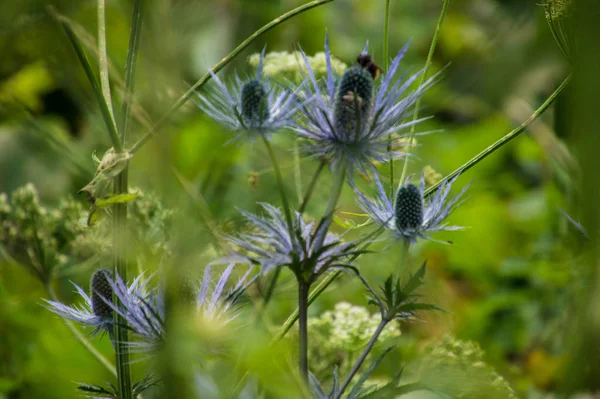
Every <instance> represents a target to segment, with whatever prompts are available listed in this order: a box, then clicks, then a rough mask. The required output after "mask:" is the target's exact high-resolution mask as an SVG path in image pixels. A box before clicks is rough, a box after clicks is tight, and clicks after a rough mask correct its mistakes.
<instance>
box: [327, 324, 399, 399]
mask: <svg viewBox="0 0 600 399" xmlns="http://www.w3.org/2000/svg"><path fill="white" fill-rule="evenodd" d="M387 324H388V320H386V319H381V322H380V323H379V325H378V326H377V330H375V333H373V336H372V337H371V339H370V340H369V342H368V343H367V346H366V347H365V349H364V350H363V352H362V353H361V355H360V357H359V358H358V360H357V361H356V363H355V364H354V367H352V371H350V374H348V377H346V380H345V381H344V384H342V387H341V388H340V391H339V393H338V395H337V396H336V399H339V398H341V397H342V394H343V393H344V391H345V390H346V388H348V385H350V381H352V378H354V375H356V373H357V372H358V370H359V369H360V366H362V364H363V363H364V362H365V359H366V358H367V356H368V355H369V353H370V352H371V350H372V349H373V346H375V343H376V342H377V339H378V338H379V336H380V335H381V333H382V332H383V329H384V328H385V326H386V325H387Z"/></svg>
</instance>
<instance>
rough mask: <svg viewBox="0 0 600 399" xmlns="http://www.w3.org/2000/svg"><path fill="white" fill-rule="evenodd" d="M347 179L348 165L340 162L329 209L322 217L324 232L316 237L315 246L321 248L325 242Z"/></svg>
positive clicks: (335, 175)
mask: <svg viewBox="0 0 600 399" xmlns="http://www.w3.org/2000/svg"><path fill="white" fill-rule="evenodd" d="M345 179H346V165H344V164H339V165H338V167H337V169H336V170H335V173H334V176H333V187H332V188H331V196H330V197H329V202H328V203H327V209H326V210H325V214H324V215H323V218H322V219H321V223H322V224H323V225H324V226H323V230H322V231H323V233H322V234H320V235H319V236H317V237H316V239H315V243H314V248H321V246H322V245H323V242H324V241H325V236H327V230H328V229H329V225H330V224H331V221H332V220H333V214H334V212H335V207H336V206H337V203H338V200H339V199H340V195H341V194H342V188H343V187H344V181H345Z"/></svg>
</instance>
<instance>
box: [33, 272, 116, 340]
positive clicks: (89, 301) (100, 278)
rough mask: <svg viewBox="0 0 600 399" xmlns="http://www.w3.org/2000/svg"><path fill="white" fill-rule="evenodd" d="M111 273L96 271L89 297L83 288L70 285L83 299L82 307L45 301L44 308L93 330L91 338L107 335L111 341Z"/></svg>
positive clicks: (91, 282) (112, 323)
mask: <svg viewBox="0 0 600 399" xmlns="http://www.w3.org/2000/svg"><path fill="white" fill-rule="evenodd" d="M111 283H112V273H111V272H110V271H108V270H107V269H98V270H97V271H96V272H94V274H93V275H92V278H91V281H90V295H88V294H87V293H86V292H85V290H84V289H83V288H81V287H80V286H78V285H77V284H75V283H72V284H73V286H74V287H75V289H76V291H77V293H78V294H79V295H80V296H81V297H82V298H83V301H84V302H83V304H82V305H75V306H68V305H65V304H63V303H61V302H57V301H51V300H47V299H45V300H44V301H45V302H46V305H45V307H46V308H47V309H48V310H50V311H52V312H54V313H56V314H57V315H59V316H61V317H64V318H65V319H69V320H73V321H75V322H77V323H80V324H82V325H83V326H85V327H90V328H93V330H92V332H91V334H92V336H94V335H96V334H98V333H100V332H101V333H108V334H109V336H110V337H111V339H112V331H113V325H114V322H113V311H112V309H113V307H112V292H113V291H112V286H111Z"/></svg>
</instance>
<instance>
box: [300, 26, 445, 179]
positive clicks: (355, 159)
mask: <svg viewBox="0 0 600 399" xmlns="http://www.w3.org/2000/svg"><path fill="white" fill-rule="evenodd" d="M407 48H408V44H407V45H406V46H405V47H404V48H403V49H402V50H401V51H400V52H399V53H398V54H397V55H396V57H395V58H394V59H393V61H392V62H391V64H390V67H389V69H388V70H387V71H385V72H384V73H383V74H382V76H381V77H379V78H378V79H375V78H376V77H377V76H378V75H379V70H378V68H377V67H374V66H373V64H367V65H365V64H364V62H362V61H363V60H365V59H368V58H370V57H368V45H367V46H366V47H365V49H364V50H363V53H362V54H361V56H359V63H358V64H357V65H354V66H352V67H350V68H348V69H347V70H346V71H345V72H344V74H343V75H342V76H338V75H337V74H336V73H335V71H334V70H333V68H332V67H331V52H330V49H329V39H328V37H327V36H326V37H325V58H326V65H327V78H326V79H325V81H324V82H320V81H317V79H316V77H315V73H314V71H313V70H312V69H311V66H310V64H309V62H308V58H307V57H306V55H305V54H304V52H303V51H302V49H300V52H301V54H302V57H303V60H304V67H305V69H306V74H307V80H308V82H309V83H308V84H307V85H305V86H304V87H305V90H304V93H303V96H304V97H305V98H307V99H311V101H310V102H307V103H306V104H304V105H303V106H302V107H301V119H300V122H299V123H298V124H297V125H296V126H295V128H294V130H295V131H296V132H297V134H298V135H299V136H300V137H302V138H305V139H307V143H306V145H305V146H304V150H305V152H306V153H307V154H309V155H312V156H316V157H323V158H326V159H328V160H330V161H331V162H332V165H333V166H335V165H336V164H338V163H344V164H346V165H347V167H348V170H349V171H350V173H352V170H359V171H360V172H362V173H367V171H368V170H371V171H372V170H373V166H372V165H373V163H374V162H383V163H385V162H388V161H389V159H390V158H392V159H398V158H402V157H403V156H404V155H406V154H405V153H403V152H400V151H394V150H391V149H390V148H388V146H389V143H388V141H389V140H390V139H391V140H392V148H393V147H395V146H396V145H397V144H399V142H400V140H401V139H402V135H401V134H402V132H403V131H404V130H405V129H406V128H407V127H410V126H411V125H414V124H416V123H419V122H421V121H423V120H425V119H427V118H423V119H418V120H415V121H413V120H407V118H408V117H409V116H411V115H412V113H413V105H414V104H415V102H416V101H417V100H418V99H419V98H420V97H421V96H422V95H423V93H424V92H425V91H426V90H427V89H428V88H429V87H431V86H432V85H433V83H434V82H435V80H436V79H437V76H438V75H434V76H432V77H431V78H429V79H427V80H426V81H425V82H424V83H423V84H422V85H421V86H419V87H417V88H416V89H414V90H413V91H409V90H408V88H409V87H410V86H411V85H412V84H413V83H414V82H415V80H416V79H417V78H418V77H419V76H420V75H421V74H422V73H423V70H421V71H419V72H417V73H415V74H414V75H411V76H408V77H406V76H405V75H404V74H403V75H401V76H397V75H398V70H399V67H400V61H401V60H402V58H403V56H404V54H405V53H406V50H407Z"/></svg>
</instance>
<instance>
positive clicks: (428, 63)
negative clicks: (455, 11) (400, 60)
mask: <svg viewBox="0 0 600 399" xmlns="http://www.w3.org/2000/svg"><path fill="white" fill-rule="evenodd" d="M449 3H450V0H444V4H443V5H442V11H441V12H440V17H439V19H438V22H437V26H436V27H435V32H434V33H433V39H432V40H431V45H430V46H429V53H428V54H427V61H426V62H425V67H424V68H423V73H422V74H421V77H420V79H419V87H420V86H421V85H423V83H424V82H425V80H426V79H427V71H428V69H429V67H430V66H431V62H432V60H433V53H434V52H435V47H436V46H437V42H438V38H439V36H440V29H441V28H442V24H443V23H444V18H445V17H446V11H448V4H449ZM420 108H421V98H418V99H417V101H416V103H415V112H414V113H413V122H415V121H416V120H417V119H419V109H420ZM414 135H415V123H413V124H412V126H411V127H410V133H409V135H408V151H407V155H406V158H405V159H404V166H403V167H402V175H400V182H399V183H398V184H399V186H398V188H400V185H402V184H403V183H404V180H405V179H406V174H407V173H408V158H409V157H410V154H411V152H412V147H413V146H412V140H413V137H414ZM392 187H393V186H392Z"/></svg>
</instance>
